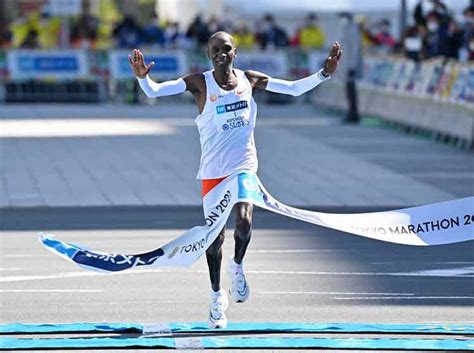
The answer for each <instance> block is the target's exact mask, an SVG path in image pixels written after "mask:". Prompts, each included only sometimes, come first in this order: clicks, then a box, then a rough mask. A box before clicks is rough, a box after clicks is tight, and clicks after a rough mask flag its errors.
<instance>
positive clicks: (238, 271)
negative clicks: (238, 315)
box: [227, 256, 250, 303]
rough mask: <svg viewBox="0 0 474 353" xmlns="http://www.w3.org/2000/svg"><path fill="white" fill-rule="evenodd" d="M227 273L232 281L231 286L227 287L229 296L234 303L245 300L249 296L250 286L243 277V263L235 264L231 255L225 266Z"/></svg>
mask: <svg viewBox="0 0 474 353" xmlns="http://www.w3.org/2000/svg"><path fill="white" fill-rule="evenodd" d="M227 273H228V274H229V277H230V280H231V281H232V287H231V288H230V289H229V294H230V297H231V298H232V300H233V301H234V302H236V303H244V302H246V301H247V299H248V298H249V296H250V288H249V285H248V283H247V281H246V279H245V273H244V267H243V263H242V264H240V265H238V264H236V263H235V261H234V257H233V256H232V257H231V258H230V260H229V265H228V266H227Z"/></svg>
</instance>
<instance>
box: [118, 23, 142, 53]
mask: <svg viewBox="0 0 474 353" xmlns="http://www.w3.org/2000/svg"><path fill="white" fill-rule="evenodd" d="M113 36H114V37H115V39H116V41H117V46H118V47H119V48H128V49H131V48H136V47H138V46H139V45H140V44H141V42H142V38H143V37H144V35H143V30H142V28H141V27H140V26H139V25H138V24H137V23H136V22H135V19H134V18H133V17H132V16H125V17H124V19H123V21H122V22H120V23H119V24H118V26H117V27H115V29H114V31H113Z"/></svg>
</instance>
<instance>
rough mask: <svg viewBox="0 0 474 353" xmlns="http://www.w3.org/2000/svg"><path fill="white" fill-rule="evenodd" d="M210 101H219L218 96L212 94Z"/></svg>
mask: <svg viewBox="0 0 474 353" xmlns="http://www.w3.org/2000/svg"><path fill="white" fill-rule="evenodd" d="M209 99H210V100H211V102H215V101H216V100H217V96H216V95H215V94H212V95H211V97H210V98H209Z"/></svg>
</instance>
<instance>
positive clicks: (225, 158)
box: [129, 32, 342, 328]
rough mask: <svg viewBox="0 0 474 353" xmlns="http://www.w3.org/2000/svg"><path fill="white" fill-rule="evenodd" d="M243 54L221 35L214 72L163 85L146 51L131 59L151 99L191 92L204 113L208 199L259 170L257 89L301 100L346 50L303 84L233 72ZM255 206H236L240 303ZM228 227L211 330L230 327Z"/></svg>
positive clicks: (211, 252)
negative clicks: (225, 278) (231, 179)
mask: <svg viewBox="0 0 474 353" xmlns="http://www.w3.org/2000/svg"><path fill="white" fill-rule="evenodd" d="M236 54H237V48H236V47H235V44H234V40H233V38H232V36H231V35H230V34H229V33H226V32H217V33H215V34H213V35H212V36H211V38H210V39H209V42H208V56H209V59H210V60H211V61H212V65H213V67H214V69H213V70H210V71H206V72H204V73H198V74H192V75H188V76H185V77H183V78H179V79H177V80H174V81H167V82H162V83H157V82H155V81H153V80H152V79H151V78H150V76H149V75H148V74H149V72H150V70H151V68H152V67H153V65H154V63H153V62H151V63H149V64H145V59H144V57H143V54H142V53H141V51H140V50H137V49H135V50H133V53H132V55H130V56H129V61H130V65H131V67H132V70H133V73H134V74H135V76H136V77H137V79H138V82H139V84H140V87H141V88H142V90H143V91H144V92H145V94H146V95H147V96H148V97H161V96H169V95H174V94H180V93H184V92H185V91H189V92H191V93H192V95H193V96H194V99H195V100H196V103H197V105H198V109H199V115H198V116H197V117H196V119H195V123H196V125H197V127H198V130H199V135H200V142H201V150H202V154H201V163H200V167H199V171H198V175H197V178H198V179H200V180H201V182H202V196H203V197H204V196H205V195H206V194H207V193H208V192H209V191H210V190H212V188H213V187H215V186H216V185H218V184H219V183H220V182H221V181H222V180H224V179H225V178H226V177H227V176H229V175H231V174H234V173H236V172H240V171H251V172H257V167H258V160H257V151H256V148H255V140H254V134H253V132H254V128H255V122H256V115H257V105H256V103H255V101H254V99H253V97H252V92H253V90H254V89H265V90H267V91H271V92H275V93H283V94H289V95H293V96H299V95H301V94H303V93H306V92H308V91H309V90H311V89H313V88H315V87H316V86H317V85H319V84H320V83H321V82H324V81H326V80H328V79H329V78H330V76H331V75H332V74H333V73H334V72H335V71H336V68H337V66H338V63H339V60H340V58H341V55H342V50H341V47H340V45H339V43H337V42H336V43H334V44H333V46H332V48H331V50H330V52H329V55H328V57H327V59H326V61H325V64H324V67H323V68H322V69H321V70H319V71H318V72H317V73H315V74H313V75H311V76H308V77H305V78H303V79H300V80H297V81H286V80H280V79H275V78H272V77H269V76H267V75H265V74H263V73H260V72H257V71H250V70H249V71H245V72H243V71H241V70H238V69H235V68H233V61H234V59H235V57H236ZM252 212H253V205H252V204H250V203H245V202H241V203H237V204H236V205H235V206H234V213H235V220H236V227H235V230H234V239H235V251H234V255H233V256H232V257H231V258H230V259H229V263H228V266H227V272H228V274H229V276H230V279H231V282H232V285H231V288H230V289H229V294H230V297H231V299H232V300H233V301H234V302H237V303H242V302H245V301H247V300H248V298H249V295H250V288H249V285H248V283H247V281H246V278H245V274H244V268H243V259H244V256H245V252H246V250H247V246H248V244H249V242H250V237H251V233H252ZM223 242H224V229H222V231H221V232H220V234H219V236H218V237H217V239H216V240H215V241H214V242H213V244H212V245H211V246H210V247H209V249H208V250H207V252H206V257H207V264H208V267H209V276H210V280H211V305H210V312H209V327H210V328H225V327H226V326H227V317H226V314H225V310H226V309H227V306H228V298H227V294H226V292H225V291H224V290H223V289H222V288H221V283H220V273H221V262H222V244H223Z"/></svg>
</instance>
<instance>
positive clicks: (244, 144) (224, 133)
mask: <svg viewBox="0 0 474 353" xmlns="http://www.w3.org/2000/svg"><path fill="white" fill-rule="evenodd" d="M233 70H234V73H235V74H236V76H237V82H238V83H237V87H236V88H235V89H233V90H231V91H226V90H224V89H222V88H221V87H219V85H218V84H217V82H216V80H215V79H214V76H213V74H212V73H213V71H206V72H204V78H205V79H206V104H205V106H204V110H203V111H202V113H201V114H199V115H198V116H197V117H196V119H195V120H194V122H195V123H196V125H197V127H198V130H199V136H200V141H201V153H202V154H201V164H200V166H199V172H198V174H197V179H217V178H222V177H226V176H228V175H230V174H232V173H235V172H238V171H244V170H248V171H252V172H254V173H256V172H257V168H258V160H257V150H256V148H255V139H254V136H253V131H254V129H255V120H256V117H257V104H256V103H255V101H254V99H253V97H252V87H251V86H250V82H249V80H248V79H247V77H246V76H245V73H244V72H243V71H241V70H237V69H233Z"/></svg>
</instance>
